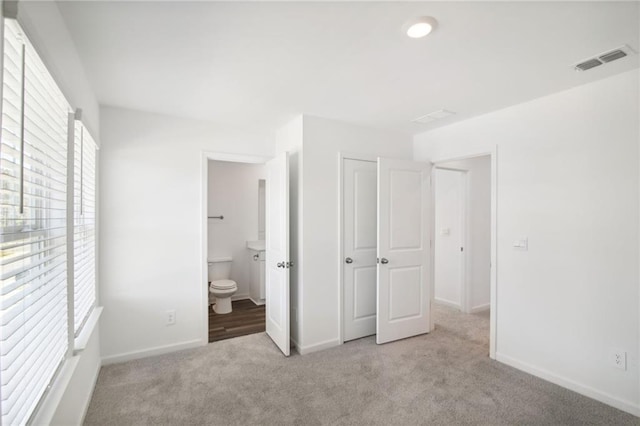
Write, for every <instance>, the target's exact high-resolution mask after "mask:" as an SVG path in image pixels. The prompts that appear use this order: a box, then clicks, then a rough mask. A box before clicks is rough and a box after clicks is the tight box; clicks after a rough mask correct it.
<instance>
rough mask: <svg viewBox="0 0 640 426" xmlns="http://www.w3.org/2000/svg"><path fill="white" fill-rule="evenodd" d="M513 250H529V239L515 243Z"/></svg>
mask: <svg viewBox="0 0 640 426" xmlns="http://www.w3.org/2000/svg"><path fill="white" fill-rule="evenodd" d="M513 248H514V249H516V250H522V251H527V250H529V239H528V238H527V237H523V238H519V239H517V240H515V241H514V242H513Z"/></svg>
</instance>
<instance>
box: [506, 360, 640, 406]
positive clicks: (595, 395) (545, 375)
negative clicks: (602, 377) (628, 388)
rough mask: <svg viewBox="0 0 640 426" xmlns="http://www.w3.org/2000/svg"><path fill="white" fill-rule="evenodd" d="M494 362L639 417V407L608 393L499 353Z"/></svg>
mask: <svg viewBox="0 0 640 426" xmlns="http://www.w3.org/2000/svg"><path fill="white" fill-rule="evenodd" d="M496 360H497V361H499V362H502V363H503V364H507V365H509V366H511V367H513V368H517V369H518V370H522V371H524V372H526V373H529V374H532V375H534V376H536V377H539V378H541V379H544V380H546V381H548V382H551V383H554V384H556V385H558V386H562V387H563V388H567V389H569V390H572V391H574V392H577V393H579V394H581V395H584V396H587V397H589V398H592V399H595V400H596V401H600V402H602V403H604V404H607V405H610V406H612V407H615V408H617V409H619V410H622V411H626V412H627V413H629V414H633V415H634V416H640V405H638V404H634V403H633V402H631V401H626V400H624V399H620V398H618V397H615V396H613V395H610V394H608V393H605V392H601V391H599V390H597V389H594V388H592V387H590V386H586V385H583V384H581V383H578V382H575V381H573V380H570V379H567V378H565V377H562V376H559V375H557V374H555V373H552V372H550V371H547V370H544V369H542V368H538V367H535V366H533V365H531V364H529V363H526V362H523V361H519V360H517V359H515V358H511V357H510V356H507V355H503V354H501V353H496Z"/></svg>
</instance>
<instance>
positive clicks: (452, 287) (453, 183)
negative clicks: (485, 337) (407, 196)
mask: <svg viewBox="0 0 640 426" xmlns="http://www.w3.org/2000/svg"><path fill="white" fill-rule="evenodd" d="M434 175H435V182H434V198H435V235H434V250H435V253H434V259H435V263H434V268H435V270H434V277H435V278H434V288H435V300H436V301H438V302H439V303H442V304H445V305H449V306H452V307H455V308H458V309H461V310H463V311H464V310H465V309H464V305H465V303H464V302H465V297H464V291H463V290H464V287H463V263H462V262H463V254H464V253H463V251H462V250H463V247H464V243H463V242H464V232H465V230H464V221H463V219H464V199H465V188H464V179H465V172H464V171H460V170H448V169H438V168H436V170H435V173H434Z"/></svg>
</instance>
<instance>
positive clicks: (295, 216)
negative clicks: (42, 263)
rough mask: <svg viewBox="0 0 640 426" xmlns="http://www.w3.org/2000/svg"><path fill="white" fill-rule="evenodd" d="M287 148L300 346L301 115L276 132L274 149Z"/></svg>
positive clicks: (295, 332)
mask: <svg viewBox="0 0 640 426" xmlns="http://www.w3.org/2000/svg"><path fill="white" fill-rule="evenodd" d="M284 151H287V152H289V228H290V229H289V231H290V234H289V252H290V253H289V257H290V258H291V262H293V265H294V266H293V267H292V268H291V269H289V274H290V275H289V280H290V281H289V289H290V294H289V298H290V304H291V312H290V315H291V316H290V318H291V319H290V323H291V328H290V332H291V340H292V341H293V343H294V345H296V347H299V343H298V342H299V341H300V328H301V324H302V320H303V318H302V302H301V300H302V297H301V291H302V289H301V283H302V271H303V268H304V265H303V256H302V235H303V234H302V218H303V216H302V200H303V194H302V177H303V176H302V174H303V173H302V170H303V168H302V164H303V162H302V116H301V115H299V116H297V117H294V118H293V119H291V120H290V121H289V122H288V123H286V124H285V125H283V126H282V127H281V128H280V129H278V131H277V132H276V152H284Z"/></svg>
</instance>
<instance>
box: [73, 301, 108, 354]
mask: <svg viewBox="0 0 640 426" xmlns="http://www.w3.org/2000/svg"><path fill="white" fill-rule="evenodd" d="M102 310H103V307H102V306H96V307H94V308H93V311H91V314H89V318H87V322H86V323H85V324H84V326H83V327H82V330H80V335H78V337H76V338H75V340H74V341H73V351H74V355H75V354H78V353H79V352H82V351H83V350H84V349H85V348H86V347H87V344H88V343H89V339H91V336H92V335H93V331H94V329H95V328H96V327H97V325H98V321H99V320H100V315H102Z"/></svg>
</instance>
